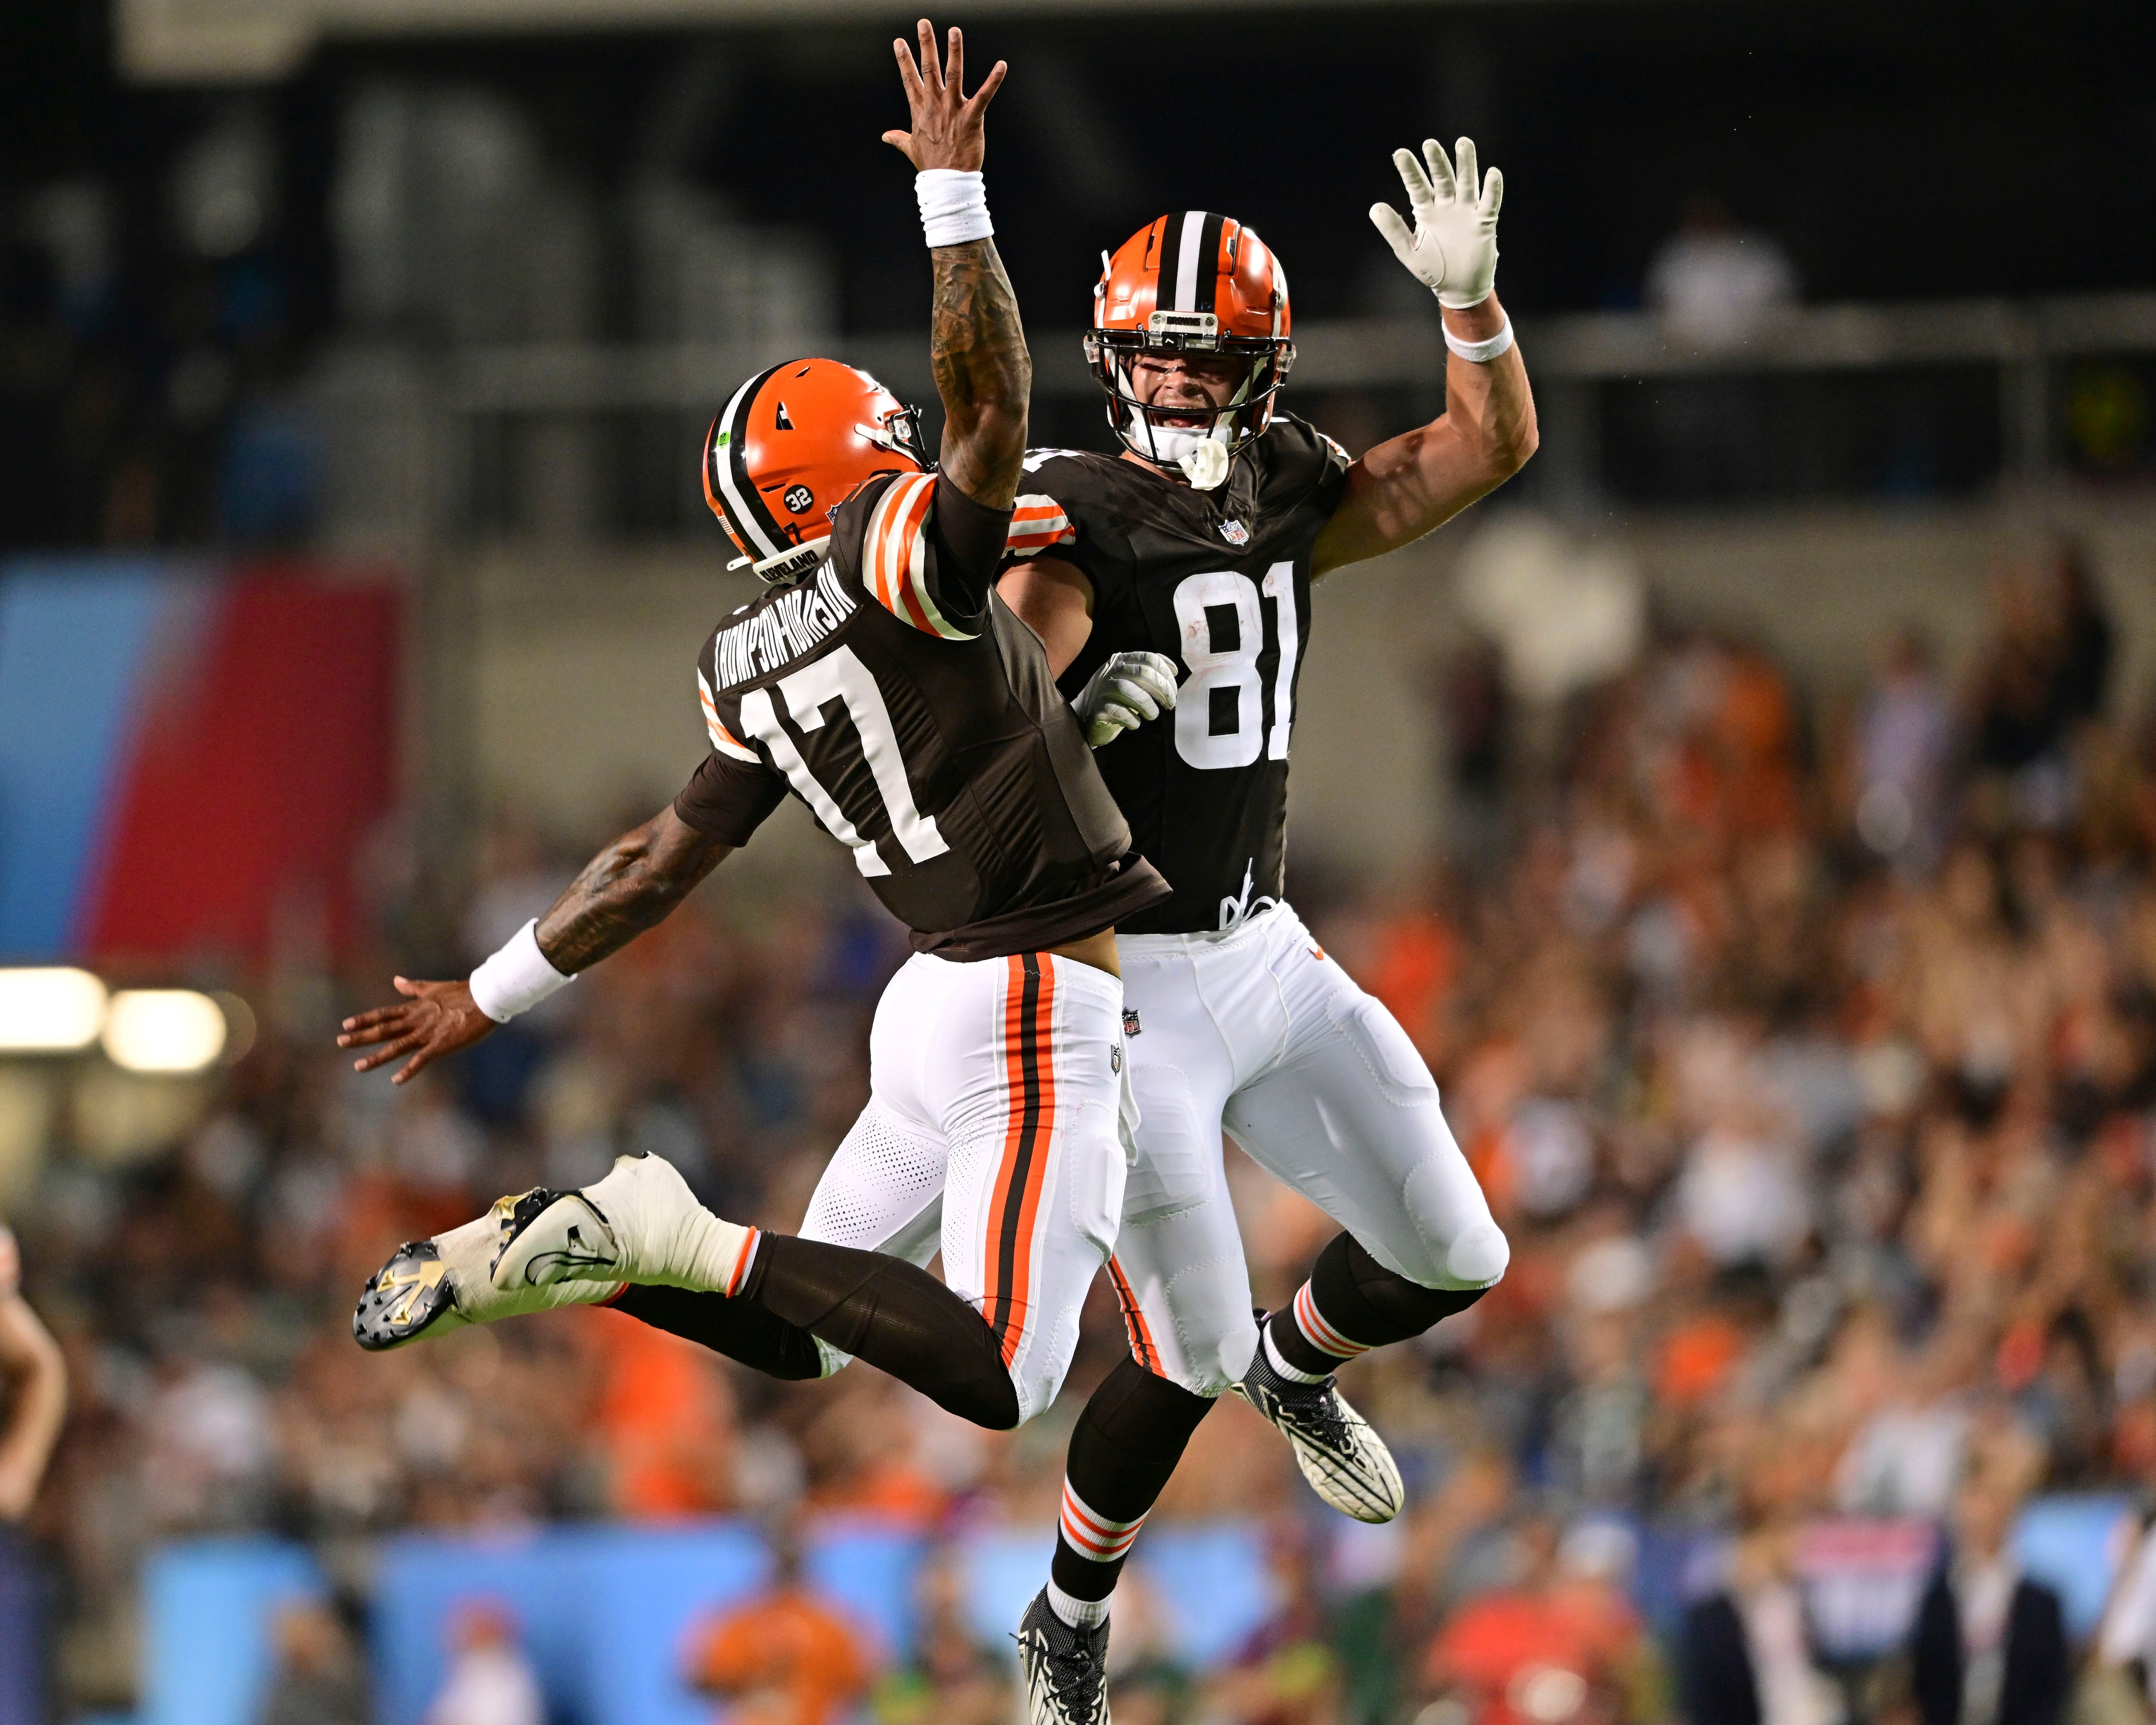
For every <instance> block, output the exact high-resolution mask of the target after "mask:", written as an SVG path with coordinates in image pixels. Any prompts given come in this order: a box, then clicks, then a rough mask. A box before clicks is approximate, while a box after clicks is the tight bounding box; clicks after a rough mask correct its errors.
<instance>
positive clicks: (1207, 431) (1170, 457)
mask: <svg viewBox="0 0 2156 1725" xmlns="http://www.w3.org/2000/svg"><path fill="white" fill-rule="evenodd" d="M1148 354H1181V355H1199V354H1203V355H1206V356H1227V357H1236V358H1239V359H1240V360H1242V361H1243V362H1244V364H1245V370H1244V372H1243V376H1242V378H1241V380H1240V382H1239V383H1238V384H1237V386H1236V388H1235V393H1234V395H1233V396H1231V397H1230V398H1229V400H1228V403H1227V404H1226V405H1225V406H1224V407H1219V408H1211V407H1208V408H1195V407H1192V406H1187V405H1185V406H1176V405H1168V406H1163V405H1161V404H1159V403H1149V402H1147V401H1144V400H1142V398H1140V397H1139V395H1138V393H1137V387H1136V383H1135V381H1134V379H1133V378H1132V367H1133V365H1134V364H1135V362H1137V360H1138V359H1139V358H1140V357H1142V356H1144V355H1148ZM1086 360H1087V362H1089V363H1090V364H1091V366H1092V367H1093V375H1094V378H1095V380H1096V382H1098V383H1099V384H1100V385H1101V389H1102V390H1103V391H1104V392H1105V393H1106V395H1107V398H1108V404H1107V412H1108V424H1110V425H1111V426H1112V427H1113V428H1114V429H1115V433H1116V436H1117V437H1118V438H1120V439H1122V442H1123V444H1124V445H1125V447H1127V449H1130V451H1131V452H1132V454H1135V455H1137V456H1139V457H1141V458H1142V459H1145V460H1147V461H1151V462H1152V463H1154V464H1155V465H1158V466H1163V467H1180V468H1181V469H1182V470H1183V473H1184V475H1185V476H1186V477H1187V478H1188V479H1189V480H1190V482H1191V483H1192V485H1194V486H1196V487H1197V488H1198V489H1199V490H1212V489H1213V487H1214V486H1215V485H1219V483H1220V482H1221V480H1224V478H1226V476H1227V470H1228V463H1227V459H1226V458H1227V457H1228V456H1229V455H1232V454H1234V453H1235V451H1236V450H1237V449H1240V448H1242V446H1243V445H1244V444H1246V443H1248V442H1250V439H1253V438H1255V437H1258V436H1260V435H1262V434H1263V433H1264V432H1265V428H1266V427H1267V426H1269V425H1270V424H1272V413H1273V397H1274V396H1275V395H1276V393H1278V392H1279V390H1280V388H1281V384H1282V383H1283V382H1286V379H1287V374H1288V370H1289V368H1290V367H1291V366H1292V365H1293V364H1294V363H1295V343H1294V342H1292V341H1289V340H1288V339H1287V338H1286V337H1285V336H1222V335H1220V333H1219V324H1218V321H1217V320H1216V319H1215V318H1214V316H1213V314H1212V313H1210V312H1189V311H1156V312H1154V313H1152V316H1151V317H1150V318H1149V319H1148V320H1147V328H1146V329H1144V330H1142V331H1140V330H1093V331H1088V332H1087V334H1086ZM1173 419H1187V420H1193V421H1204V422H1206V423H1203V424H1185V425H1175V424H1162V423H1160V422H1161V421H1163V420H1173ZM1207 444H1210V445H1212V446H1214V448H1216V449H1219V451H1220V454H1218V455H1211V454H1208V453H1207V452H1206V450H1205V449H1204V445H1207Z"/></svg>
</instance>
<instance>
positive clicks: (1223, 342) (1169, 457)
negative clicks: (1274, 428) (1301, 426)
mask: <svg viewBox="0 0 2156 1725" xmlns="http://www.w3.org/2000/svg"><path fill="white" fill-rule="evenodd" d="M1288 331H1289V319H1288V303H1287V277H1286V274H1285V273H1284V272H1283V271H1282V270H1281V266H1280V260H1279V259H1277V258H1276V257H1274V255H1273V254H1272V249H1271V248H1270V246H1268V245H1267V244H1265V241H1263V240H1262V239H1259V238H1258V236H1257V235H1256V234H1254V233H1252V232H1251V231H1250V229H1249V228H1246V227H1245V226H1244V225H1243V224H1242V223H1240V222H1238V221H1236V220H1235V218H1233V217H1231V216H1222V215H1215V214H1214V213H1211V212H1210V211H1207V210H1202V209H1193V210H1181V211H1178V212H1177V213H1174V214H1173V215H1166V216H1163V217H1161V218H1159V219H1158V221H1156V222H1154V223H1152V225H1151V226H1150V227H1147V228H1140V229H1139V230H1138V231H1137V233H1136V234H1132V236H1131V237H1130V238H1129V239H1127V240H1125V241H1124V242H1123V244H1122V248H1121V249H1119V250H1118V251H1117V252H1116V254H1115V255H1114V256H1113V257H1110V256H1109V255H1108V254H1106V252H1103V253H1101V280H1100V285H1098V286H1096V288H1095V289H1094V290H1093V327H1092V329H1091V331H1089V332H1088V333H1087V335H1086V360H1087V362H1089V363H1090V364H1091V367H1092V368H1093V375H1094V377H1095V378H1096V380H1097V381H1098V382H1099V383H1100V385H1101V388H1102V389H1103V390H1105V391H1106V393H1107V397H1108V423H1109V424H1111V425H1112V426H1114V427H1115V429H1116V435H1117V436H1118V437H1120V438H1121V439H1122V440H1123V441H1124V443H1125V444H1128V445H1129V446H1130V448H1131V449H1132V450H1133V451H1134V452H1136V453H1137V454H1140V455H1142V456H1144V457H1145V458H1146V459H1147V460H1149V461H1158V462H1163V463H1165V462H1172V461H1175V460H1178V459H1181V457H1182V456H1183V453H1184V451H1185V450H1186V449H1188V448H1189V447H1190V446H1191V445H1193V444H1196V443H1199V442H1201V441H1203V440H1204V439H1208V438H1209V439H1213V440H1214V441H1215V442H1218V443H1219V444H1222V445H1224V447H1225V448H1226V449H1229V450H1231V451H1232V450H1235V449H1240V447H1241V446H1242V445H1243V444H1245V443H1247V442H1249V441H1250V439H1252V438H1254V437H1257V436H1259V435H1260V434H1262V433H1263V432H1264V431H1265V428H1266V427H1267V426H1269V425H1270V424H1272V418H1273V397H1274V396H1275V395H1276V394H1277V393H1279V390H1280V387H1281V384H1282V383H1284V382H1286V380H1287V374H1288V368H1289V367H1291V366H1292V365H1294V363H1295V343H1294V342H1293V341H1290V340H1289V339H1288ZM1141 353H1206V354H1225V355H1230V356H1240V357H1247V359H1248V361H1249V364H1250V370H1249V373H1248V375H1247V376H1246V377H1245V378H1244V379H1243V381H1242V383H1241V385H1240V388H1238V389H1237V391H1236V393H1235V398H1234V399H1233V400H1232V401H1231V402H1230V403H1229V405H1228V407H1227V408H1225V409H1224V410H1223V411H1222V412H1220V413H1219V414H1217V415H1215V417H1214V423H1213V424H1212V426H1211V427H1210V428H1206V429H1199V428H1193V427H1188V426H1170V425H1163V424H1158V423H1156V422H1157V421H1158V419H1160V418H1171V417H1172V418H1188V417H1190V416H1189V414H1188V409H1185V410H1184V412H1183V413H1175V414H1170V413H1165V412H1163V410H1161V409H1158V408H1147V406H1146V404H1145V403H1143V402H1142V401H1140V400H1139V399H1138V398H1137V394H1136V393H1135V391H1134V390H1133V389H1132V385H1131V372H1130V367H1131V362H1132V360H1133V359H1134V358H1136V357H1137V356H1138V355H1139V354H1141Z"/></svg>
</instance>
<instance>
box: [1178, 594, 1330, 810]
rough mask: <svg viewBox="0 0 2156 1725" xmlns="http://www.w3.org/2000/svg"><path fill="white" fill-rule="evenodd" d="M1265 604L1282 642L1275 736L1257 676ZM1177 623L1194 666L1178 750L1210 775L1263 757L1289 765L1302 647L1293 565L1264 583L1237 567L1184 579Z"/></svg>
mask: <svg viewBox="0 0 2156 1725" xmlns="http://www.w3.org/2000/svg"><path fill="white" fill-rule="evenodd" d="M1265 599H1270V600H1271V601H1272V602H1273V616H1274V621H1275V626H1276V632H1277V634H1278V636H1279V639H1280V659H1279V661H1278V662H1277V663H1276V665H1274V667H1273V721H1272V725H1271V727H1270V735H1267V734H1266V727H1265V696H1264V691H1263V689H1262V686H1261V685H1262V678H1261V677H1260V674H1259V670H1258V657H1259V655H1260V652H1261V651H1262V650H1263V649H1264V646H1265V621H1264V614H1263V611H1262V609H1261V608H1260V607H1261V603H1262V601H1263V600H1265ZM1175 625H1176V629H1177V631H1178V634H1179V635H1180V636H1181V639H1182V644H1183V663H1184V664H1185V665H1188V666H1189V667H1190V680H1188V682H1186V683H1185V684H1184V685H1183V688H1182V690H1181V691H1180V692H1179V693H1178V696H1177V698H1176V703H1175V752H1177V753H1178V754H1179V755H1181V756H1182V757H1183V759H1184V760H1185V761H1187V762H1189V763H1190V765H1192V766H1193V767H1196V768H1200V769H1203V770H1208V771H1212V770H1219V769H1222V768H1234V767H1248V766H1249V765H1250V763H1251V762H1254V761H1255V760H1256V759H1257V758H1258V756H1259V755H1260V752H1262V753H1263V754H1264V755H1265V757H1267V758H1268V759H1270V760H1274V761H1285V760H1286V758H1287V745H1288V732H1289V730H1290V728H1291V723H1292V721H1293V718H1294V712H1293V706H1294V691H1295V662H1296V650H1297V649H1298V648H1299V647H1300V646H1301V630H1300V629H1298V628H1297V627H1296V615H1295V565H1294V564H1293V563H1291V562H1283V563H1275V564H1274V565H1273V566H1272V567H1270V569H1268V570H1266V571H1265V580H1264V581H1263V582H1262V583H1260V582H1255V581H1253V580H1251V579H1250V577H1249V576H1247V575H1245V574H1243V573H1241V572H1240V571H1237V570H1234V569H1223V570H1220V571H1218V572H1215V573H1213V574H1210V575H1191V576H1187V577H1185V578H1183V580H1182V581H1181V582H1179V583H1178V584H1177V586H1176V589H1175ZM1230 717H1232V718H1233V720H1234V723H1233V725H1232V726H1231V725H1230V724H1229V722H1228V721H1229V719H1230Z"/></svg>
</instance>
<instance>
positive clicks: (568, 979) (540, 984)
mask: <svg viewBox="0 0 2156 1725" xmlns="http://www.w3.org/2000/svg"><path fill="white" fill-rule="evenodd" d="M574 981H576V978H574V977H572V976H563V975H562V973H561V972H560V971H558V970H557V969H555V968H554V967H553V966H552V964H550V963H547V955H546V954H545V953H544V952H541V951H540V950H539V922H538V919H537V918H536V917H534V918H533V919H532V920H531V922H527V923H526V924H525V925H524V927H521V928H520V929H518V930H517V931H516V933H515V934H513V935H511V937H509V939H508V941H507V942H506V944H504V946H503V947H502V949H501V950H500V952H496V953H495V955H494V957H491V958H490V959H488V960H487V961H486V963H484V964H482V965H480V968H478V969H477V970H475V971H474V972H473V973H471V983H470V988H471V997H472V1004H473V1005H474V1006H476V1007H477V1008H478V1009H480V1011H481V1012H483V1013H485V1014H486V1015H487V1016H488V1017H489V1018H490V1019H493V1020H494V1021H495V1023H496V1024H507V1023H508V1022H509V1021H510V1020H511V1019H513V1018H515V1017H516V1015H517V1014H519V1013H520V1012H529V1011H531V1009H532V1008H533V1007H535V1006H536V1005H537V1004H539V1003H540V1002H541V1001H542V1000H544V999H546V998H547V996H548V995H549V994H552V993H555V992H556V991H557V990H559V989H562V988H567V987H568V986H569V984H570V983H572V982H574Z"/></svg>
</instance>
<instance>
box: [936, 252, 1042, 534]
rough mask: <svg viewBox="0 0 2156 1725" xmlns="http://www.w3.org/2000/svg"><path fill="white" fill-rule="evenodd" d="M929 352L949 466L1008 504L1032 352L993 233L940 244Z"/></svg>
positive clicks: (978, 494)
mask: <svg viewBox="0 0 2156 1725" xmlns="http://www.w3.org/2000/svg"><path fill="white" fill-rule="evenodd" d="M929 256H930V258H931V259H932V260H933V261H934V264H935V268H936V309H935V319H934V323H933V325H932V329H931V331H930V335H929V341H928V352H929V359H930V362H931V363H932V366H933V367H934V368H935V372H936V389H937V393H938V394H939V395H941V396H942V398H943V451H942V465H943V470H944V471H945V472H946V473H947V474H948V475H950V477H951V480H952V484H954V485H957V487H958V488H959V490H962V491H963V492H965V494H966V495H968V496H969V497H971V498H972V499H973V501H975V502H977V503H982V504H985V505H987V506H988V507H989V508H991V509H1009V507H1010V506H1011V501H1012V500H1013V499H1014V498H1015V497H1016V496H1017V495H1018V482H1019V463H1020V462H1021V461H1022V460H1023V459H1024V455H1025V420H1026V403H1027V400H1028V398H1029V395H1030V394H1031V393H1032V388H1033V359H1032V357H1031V356H1030V355H1029V354H1028V353H1027V352H1026V347H1025V331H1024V328H1023V327H1022V326H1021V325H1020V324H1019V315H1018V299H1017V296H1016V295H1014V294H1013V293H1012V291H1011V285H1010V277H1009V276H1008V275H1005V274H1004V264H1003V259H1001V258H999V257H998V256H997V255H996V244H995V242H994V241H993V239H976V240H971V241H968V243H967V244H964V245H944V246H937V247H936V248H935V249H933V250H932V251H931V252H930V254H929Z"/></svg>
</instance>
